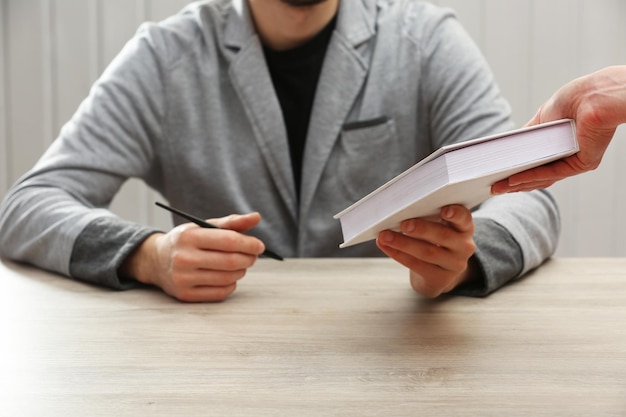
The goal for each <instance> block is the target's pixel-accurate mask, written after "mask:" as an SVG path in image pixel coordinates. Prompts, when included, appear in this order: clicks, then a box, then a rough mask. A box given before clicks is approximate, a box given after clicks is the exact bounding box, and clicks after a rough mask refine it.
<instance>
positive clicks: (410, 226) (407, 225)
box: [402, 220, 415, 233]
mask: <svg viewBox="0 0 626 417" xmlns="http://www.w3.org/2000/svg"><path fill="white" fill-rule="evenodd" d="M402 229H403V230H404V231H405V232H409V233H411V232H412V231H414V230H415V222H414V221H413V220H409V221H408V222H405V223H404V225H403V227H402Z"/></svg>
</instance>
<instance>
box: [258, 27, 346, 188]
mask: <svg viewBox="0 0 626 417" xmlns="http://www.w3.org/2000/svg"><path fill="white" fill-rule="evenodd" d="M335 20H336V19H335V18H333V20H331V21H330V23H329V24H328V25H326V27H325V28H324V29H323V30H322V31H321V32H320V33H318V34H317V35H316V36H315V37H314V38H312V39H310V40H309V41H308V42H307V43H305V44H303V45H300V46H298V47H296V48H293V49H288V50H284V51H274V50H272V49H270V48H267V47H265V48H264V53H265V59H266V61H267V66H268V68H269V72H270V76H271V77H272V83H273V84H274V90H275V91H276V95H277V96H278V101H279V102H280V107H281V109H282V112H283V119H284V121H285V127H286V128H287V137H288V139H289V150H290V155H291V166H292V168H293V175H294V179H295V183H296V189H297V191H298V195H299V194H300V181H301V178H302V155H303V153H304V145H305V143H306V136H307V132H308V129H309V120H310V118H311V110H312V108H313V100H314V99H315V91H316V89H317V81H318V79H319V75H320V72H321V70H322V64H323V63H324V56H325V55H326V48H327V47H328V43H329V42H330V38H331V36H332V33H333V30H334V29H335Z"/></svg>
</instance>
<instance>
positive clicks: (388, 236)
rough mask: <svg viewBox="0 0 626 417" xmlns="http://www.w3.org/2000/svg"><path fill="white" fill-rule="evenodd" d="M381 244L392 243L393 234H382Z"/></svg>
mask: <svg viewBox="0 0 626 417" xmlns="http://www.w3.org/2000/svg"><path fill="white" fill-rule="evenodd" d="M382 239H383V242H386V243H391V242H393V233H391V232H382Z"/></svg>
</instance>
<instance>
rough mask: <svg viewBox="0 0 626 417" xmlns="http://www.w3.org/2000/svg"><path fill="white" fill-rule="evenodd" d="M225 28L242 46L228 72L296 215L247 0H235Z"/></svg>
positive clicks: (274, 104) (283, 135)
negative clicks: (234, 5)
mask: <svg viewBox="0 0 626 417" xmlns="http://www.w3.org/2000/svg"><path fill="white" fill-rule="evenodd" d="M235 4H236V7H235V8H234V9H233V11H232V13H231V15H230V17H229V20H228V23H227V27H226V32H225V44H226V46H228V47H230V48H231V49H235V50H236V49H239V52H237V53H236V55H235V56H234V59H233V61H232V64H231V67H230V70H229V75H230V79H231V82H232V84H233V86H234V88H235V90H236V91H237V94H238V95H239V97H240V98H241V102H242V104H243V106H244V108H245V111H246V115H247V117H248V119H249V120H250V123H251V124H252V128H253V130H254V136H255V138H256V140H257V143H258V145H259V149H260V151H261V153H262V155H263V158H264V159H265V162H266V164H267V167H268V169H269V171H270V173H271V175H272V178H273V180H274V182H275V183H276V188H277V189H278V192H279V193H280V195H281V197H282V198H283V199H284V200H285V202H286V204H287V206H288V207H290V211H291V213H292V215H293V218H294V219H295V218H296V210H297V199H296V190H295V184H294V181H293V172H292V169H291V162H290V156H289V144H288V141H287V132H286V130H285V124H284V121H283V116H282V111H281V108H280V104H279V103H278V98H277V97H276V93H275V91H274V88H273V84H272V80H271V78H270V75H269V71H268V69H267V64H266V62H265V56H264V54H263V49H262V45H261V42H260V40H259V38H258V36H257V35H256V34H255V32H254V26H253V23H252V19H251V16H250V12H249V9H248V6H247V2H245V1H235Z"/></svg>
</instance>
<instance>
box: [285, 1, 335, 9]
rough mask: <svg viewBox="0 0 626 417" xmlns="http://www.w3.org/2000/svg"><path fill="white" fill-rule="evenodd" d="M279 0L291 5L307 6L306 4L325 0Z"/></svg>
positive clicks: (313, 4)
mask: <svg viewBox="0 0 626 417" xmlns="http://www.w3.org/2000/svg"><path fill="white" fill-rule="evenodd" d="M280 1H282V2H283V3H285V4H288V5H289V6H293V7H307V6H315V5H316V4H320V3H324V2H325V1H326V0H280Z"/></svg>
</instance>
